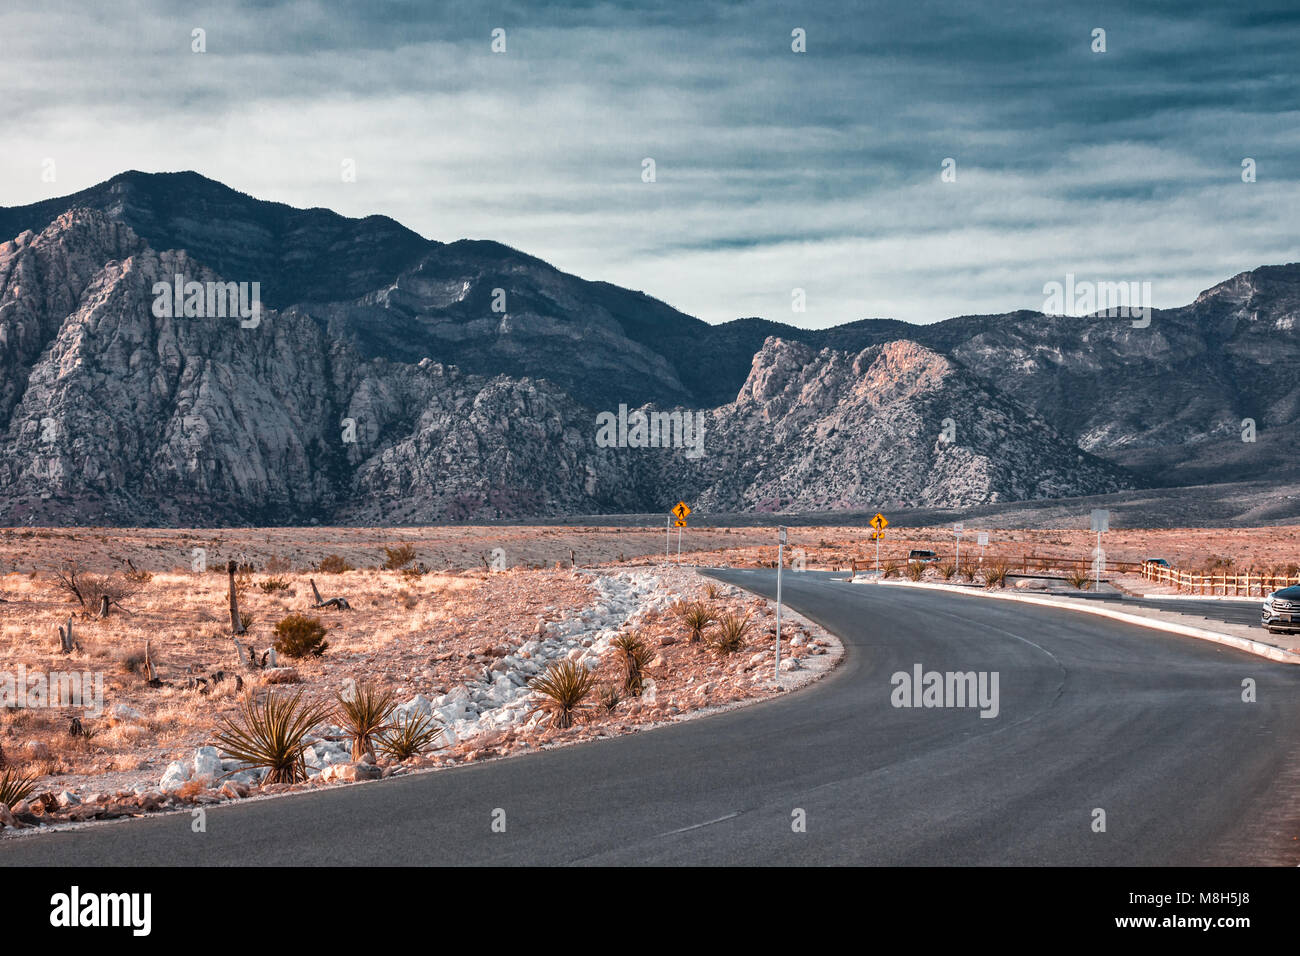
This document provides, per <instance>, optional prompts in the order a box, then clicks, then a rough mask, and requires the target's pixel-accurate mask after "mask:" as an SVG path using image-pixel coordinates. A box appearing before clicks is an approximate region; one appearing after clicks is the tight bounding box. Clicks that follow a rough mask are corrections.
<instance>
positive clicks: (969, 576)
mask: <svg viewBox="0 0 1300 956" xmlns="http://www.w3.org/2000/svg"><path fill="white" fill-rule="evenodd" d="M976 570H977V569H976V567H975V565H973V564H968V565H966V567H964V568H962V569H961V576H962V577H963V578H965V579H966V580H967V581H974V580H975V573H976Z"/></svg>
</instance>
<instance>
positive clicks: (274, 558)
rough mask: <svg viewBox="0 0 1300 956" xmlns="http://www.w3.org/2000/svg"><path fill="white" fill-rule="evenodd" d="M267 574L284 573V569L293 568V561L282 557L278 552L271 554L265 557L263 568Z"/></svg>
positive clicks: (290, 569) (289, 569)
mask: <svg viewBox="0 0 1300 956" xmlns="http://www.w3.org/2000/svg"><path fill="white" fill-rule="evenodd" d="M263 570H264V571H266V573H267V574H284V573H285V572H286V571H292V570H293V562H292V561H290V560H289V559H288V558H282V557H280V556H279V555H278V554H273V555H271V556H270V557H269V558H267V559H266V565H265V567H264V568H263Z"/></svg>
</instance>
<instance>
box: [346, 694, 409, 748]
mask: <svg viewBox="0 0 1300 956" xmlns="http://www.w3.org/2000/svg"><path fill="white" fill-rule="evenodd" d="M337 699H338V717H337V719H338V722H339V724H340V726H342V727H343V729H344V730H345V731H346V732H347V735H348V736H349V737H351V738H352V759H353V760H360V759H361V758H362V756H363V755H365V754H369V755H370V757H371V759H372V760H373V759H374V756H375V745H374V741H373V740H372V739H371V738H373V737H375V736H376V735H378V734H379V733H380V732H382V731H384V730H387V729H388V718H389V717H391V716H392V714H393V707H394V706H395V702H394V700H393V692H392V691H391V690H380V689H379V688H378V687H376V686H375V685H374V684H371V683H361V684H357V685H356V686H355V687H353V689H352V693H351V694H348V695H347V696H344V695H342V694H340V695H339V696H338V698H337Z"/></svg>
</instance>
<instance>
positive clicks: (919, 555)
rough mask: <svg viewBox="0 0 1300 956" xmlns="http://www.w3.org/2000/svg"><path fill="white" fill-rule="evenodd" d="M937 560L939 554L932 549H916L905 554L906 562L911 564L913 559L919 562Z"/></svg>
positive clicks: (925, 562) (930, 562) (929, 562)
mask: <svg viewBox="0 0 1300 956" xmlns="http://www.w3.org/2000/svg"><path fill="white" fill-rule="evenodd" d="M938 560H939V556H938V555H937V554H935V553H934V552H933V551H921V550H917V551H912V552H909V553H908V555H907V562H908V564H911V563H912V562H913V561H918V562H920V563H921V564H934V563H935V562H936V561H938Z"/></svg>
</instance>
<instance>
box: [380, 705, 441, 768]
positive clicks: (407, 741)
mask: <svg viewBox="0 0 1300 956" xmlns="http://www.w3.org/2000/svg"><path fill="white" fill-rule="evenodd" d="M441 736H442V728H441V727H439V726H438V725H437V724H435V723H434V722H433V719H432V718H431V717H427V716H425V715H423V714H414V715H411V716H407V717H404V718H402V719H401V720H398V721H396V722H394V723H393V724H392V725H391V726H390V727H389V729H388V732H387V733H386V734H383V735H382V736H380V737H379V738H378V741H377V743H376V746H377V747H378V748H379V751H380V753H382V754H383V755H384V756H385V757H391V758H392V759H393V760H409V759H410V758H412V757H418V756H419V755H420V754H422V753H424V752H425V751H426V750H432V749H433V745H434V744H435V743H436V742H437V740H438V738H439V737H441Z"/></svg>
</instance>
